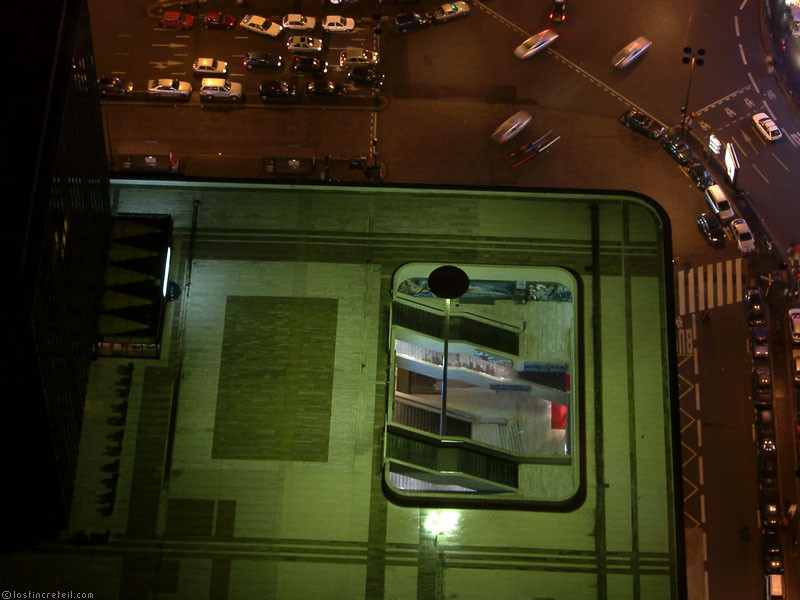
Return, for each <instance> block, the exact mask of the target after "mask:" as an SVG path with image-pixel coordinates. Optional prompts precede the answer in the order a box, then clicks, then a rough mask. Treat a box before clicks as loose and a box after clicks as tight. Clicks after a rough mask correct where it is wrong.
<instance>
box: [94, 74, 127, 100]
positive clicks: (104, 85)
mask: <svg viewBox="0 0 800 600" xmlns="http://www.w3.org/2000/svg"><path fill="white" fill-rule="evenodd" d="M97 93H98V94H100V97H101V98H126V97H128V96H130V95H131V94H133V82H132V81H123V80H122V79H120V78H119V77H99V78H98V79H97Z"/></svg>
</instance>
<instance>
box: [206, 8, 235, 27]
mask: <svg viewBox="0 0 800 600" xmlns="http://www.w3.org/2000/svg"><path fill="white" fill-rule="evenodd" d="M234 27H236V17H234V16H233V15H229V14H227V13H221V12H219V11H218V10H215V11H212V12H210V13H208V14H206V16H205V17H203V28H204V29H233V28H234Z"/></svg>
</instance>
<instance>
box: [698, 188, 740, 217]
mask: <svg viewBox="0 0 800 600" xmlns="http://www.w3.org/2000/svg"><path fill="white" fill-rule="evenodd" d="M705 194H706V202H708V206H710V207H711V210H713V211H714V214H716V215H719V218H720V220H721V221H723V222H725V221H730V220H731V219H733V216H734V215H733V207H732V206H731V203H730V200H728V197H727V196H726V195H725V190H723V189H722V186H721V185H719V184H714V185H710V186H708V187H707V188H706V192H705Z"/></svg>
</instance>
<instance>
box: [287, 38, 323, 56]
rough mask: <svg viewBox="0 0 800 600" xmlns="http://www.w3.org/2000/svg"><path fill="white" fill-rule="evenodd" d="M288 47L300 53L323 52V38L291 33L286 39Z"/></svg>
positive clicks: (291, 50)
mask: <svg viewBox="0 0 800 600" xmlns="http://www.w3.org/2000/svg"><path fill="white" fill-rule="evenodd" d="M286 49H287V50H288V51H289V52H299V53H312V54H313V53H316V52H322V40H321V39H319V38H315V37H310V36H307V35H290V36H289V39H288V40H286Z"/></svg>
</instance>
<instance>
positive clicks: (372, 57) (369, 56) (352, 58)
mask: <svg viewBox="0 0 800 600" xmlns="http://www.w3.org/2000/svg"><path fill="white" fill-rule="evenodd" d="M377 64H378V53H377V52H374V51H372V50H365V49H364V48H355V47H352V46H348V47H347V48H345V49H344V50H342V51H340V52H339V66H340V67H363V66H367V65H377Z"/></svg>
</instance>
